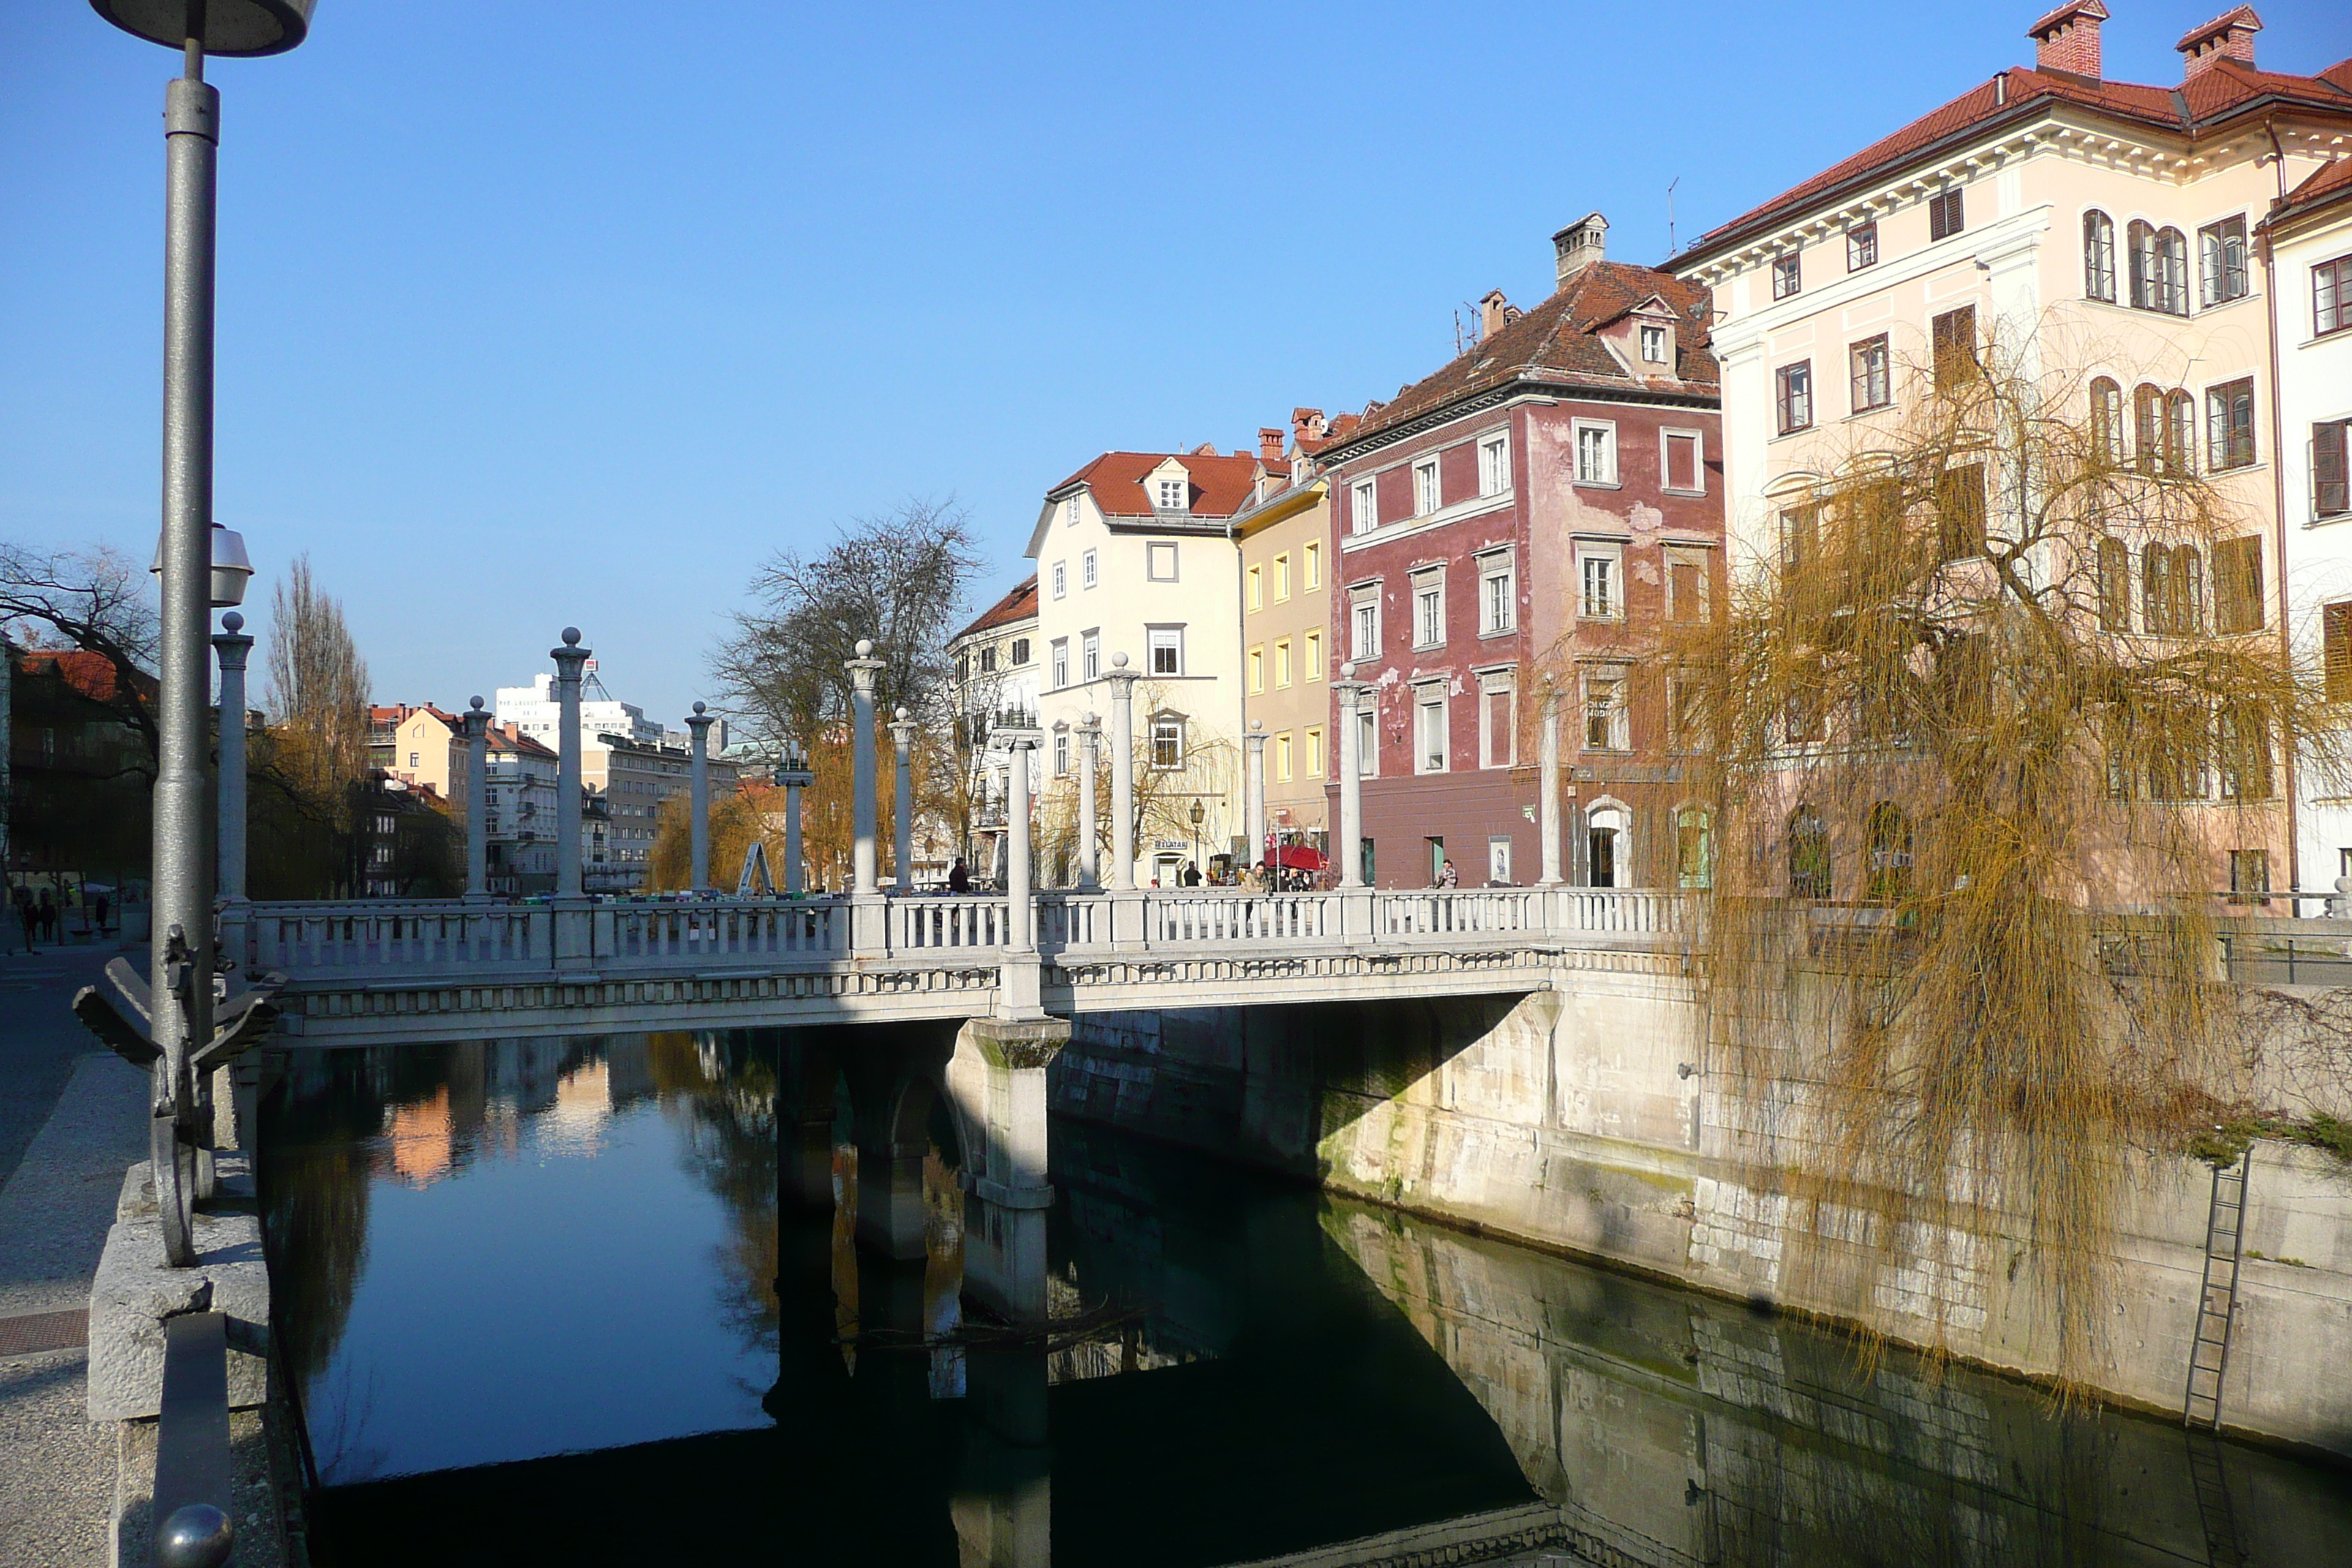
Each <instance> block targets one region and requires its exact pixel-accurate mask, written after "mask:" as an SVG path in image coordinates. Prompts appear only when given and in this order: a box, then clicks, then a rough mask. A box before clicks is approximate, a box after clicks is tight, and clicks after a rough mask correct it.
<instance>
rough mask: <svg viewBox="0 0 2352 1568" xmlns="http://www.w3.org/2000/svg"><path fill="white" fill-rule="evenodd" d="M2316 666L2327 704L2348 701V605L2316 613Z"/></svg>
mask: <svg viewBox="0 0 2352 1568" xmlns="http://www.w3.org/2000/svg"><path fill="white" fill-rule="evenodd" d="M2319 637H2320V649H2321V652H2320V664H2321V667H2322V668H2324V669H2325V671H2326V676H2327V699H2328V700H2329V701H2331V702H2342V701H2345V700H2352V602H2344V603H2338V604H2334V605H2326V606H2324V607H2322V609H2321V610H2320V613H2319Z"/></svg>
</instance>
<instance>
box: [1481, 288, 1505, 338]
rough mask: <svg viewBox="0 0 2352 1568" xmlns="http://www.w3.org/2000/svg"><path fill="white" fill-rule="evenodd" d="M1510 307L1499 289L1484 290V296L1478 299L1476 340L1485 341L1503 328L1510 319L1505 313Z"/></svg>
mask: <svg viewBox="0 0 2352 1568" xmlns="http://www.w3.org/2000/svg"><path fill="white" fill-rule="evenodd" d="M1510 308H1511V302H1510V301H1509V300H1506V299H1504V298H1503V291H1502V290H1501V289H1488V290H1487V291H1486V298H1485V299H1483V300H1479V301H1478V341H1479V342H1482V343H1483V342H1486V340H1487V339H1488V338H1491V337H1493V336H1494V335H1495V334H1496V332H1499V331H1502V330H1503V327H1504V325H1505V323H1507V322H1508V321H1510V319H1511V318H1510V316H1509V314H1508V313H1507V312H1508V311H1509V310H1510Z"/></svg>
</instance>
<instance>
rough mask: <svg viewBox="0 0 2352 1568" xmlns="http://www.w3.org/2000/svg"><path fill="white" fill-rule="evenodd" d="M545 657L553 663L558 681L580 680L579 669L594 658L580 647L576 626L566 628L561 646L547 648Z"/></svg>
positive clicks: (588, 651) (578, 629)
mask: <svg viewBox="0 0 2352 1568" xmlns="http://www.w3.org/2000/svg"><path fill="white" fill-rule="evenodd" d="M547 657H548V658H551V659H553V660H554V661H555V673H556V676H557V678H558V679H563V680H577V679H580V667H581V666H582V665H584V664H586V663H587V662H588V661H589V660H590V659H592V658H595V657H596V656H595V654H594V653H593V652H592V651H591V650H589V649H587V648H584V647H581V646H580V628H579V627H578V626H566V627H564V628H563V642H562V646H560V647H551V648H549V649H548V650H547Z"/></svg>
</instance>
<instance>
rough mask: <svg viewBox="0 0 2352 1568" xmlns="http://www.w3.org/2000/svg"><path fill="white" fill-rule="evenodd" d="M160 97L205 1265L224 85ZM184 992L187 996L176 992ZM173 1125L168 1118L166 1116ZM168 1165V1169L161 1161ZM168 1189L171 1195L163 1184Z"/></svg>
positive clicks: (172, 523) (200, 75)
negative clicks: (218, 165) (209, 644)
mask: <svg viewBox="0 0 2352 1568" xmlns="http://www.w3.org/2000/svg"><path fill="white" fill-rule="evenodd" d="M187 62H188V63H187V75H186V76H184V77H183V78H181V79H178V80H176V81H173V83H172V84H171V86H170V87H169V88H168V89H166V91H165V93H164V98H163V146H164V201H163V541H162V549H161V551H160V555H161V558H162V573H161V575H162V578H163V584H162V597H163V615H162V627H161V630H162V638H161V641H162V645H163V647H162V654H163V657H162V660H161V663H162V666H163V671H162V674H163V679H162V682H161V684H162V691H161V694H160V699H159V701H158V703H157V709H158V711H157V714H156V720H157V722H156V731H157V745H156V752H157V755H156V772H155V794H154V812H155V825H154V839H153V847H152V861H153V879H154V887H153V894H152V900H151V902H150V906H149V909H150V916H151V919H152V931H153V933H154V941H153V943H152V952H153V957H152V961H151V967H150V971H149V978H150V983H151V984H152V986H153V994H154V996H155V1001H156V1005H155V1015H154V1026H155V1044H156V1046H157V1047H159V1048H160V1049H161V1050H162V1052H163V1055H162V1057H161V1058H159V1059H158V1060H157V1062H156V1072H157V1074H158V1082H157V1084H156V1086H155V1089H156V1092H155V1097H154V1109H155V1110H156V1112H157V1113H158V1126H157V1128H156V1131H155V1136H154V1138H153V1140H152V1142H153V1143H154V1152H155V1154H156V1156H157V1166H156V1170H155V1184H156V1197H157V1199H158V1201H159V1207H160V1208H161V1209H162V1210H163V1213H164V1215H165V1218H164V1224H163V1253H164V1261H165V1262H166V1263H167V1264H169V1265H171V1266H172V1267H173V1268H189V1267H192V1266H194V1263H195V1261H196V1255H195V1247H194V1238H193V1236H192V1234H191V1233H190V1231H189V1230H188V1229H187V1228H186V1226H185V1222H184V1205H185V1203H186V1201H187V1200H186V1198H185V1196H184V1194H182V1193H181V1192H180V1191H179V1185H180V1183H179V1176H178V1172H179V1164H178V1141H179V1137H180V1132H179V1123H180V1121H181V1119H182V1117H183V1116H184V1115H185V1114H190V1113H193V1112H194V1109H195V1104H196V1100H195V1086H194V1083H192V1082H191V1081H190V1079H189V1075H188V1053H189V1051H190V1050H191V1049H192V1048H194V1047H196V1046H201V1045H205V1044H208V1043H209V1042H210V1041H211V1039H212V1032H213V1031H212V1010H213V993H212V973H213V910H212V901H213V900H212V893H213V889H212V880H213V879H212V869H213V868H212V865H211V863H210V857H208V856H207V855H206V854H205V849H206V847H207V845H206V837H207V825H206V823H205V816H206V815H207V814H208V811H209V809H210V806H211V779H210V777H209V776H208V774H209V770H208V763H209V762H210V755H209V753H210V752H211V747H210V746H209V745H208V744H207V743H206V742H207V737H206V735H205V721H206V714H205V709H206V707H207V706H208V705H209V704H208V699H209V698H210V696H211V694H212V671H211V669H210V668H208V667H209V665H210V664H211V662H212V661H211V656H210V654H209V653H208V651H207V650H206V648H205V637H206V635H207V634H208V633H209V632H210V631H211V629H212V537H211V535H212V510H213V219H214V195H215V162H216V160H217V158H218V155H219V151H220V147H219V143H220V94H219V93H217V92H215V91H214V90H213V89H212V88H211V87H210V86H208V85H207V84H206V83H205V79H204V46H203V45H202V43H201V42H199V41H198V40H197V39H196V38H190V39H189V40H188V41H187ZM175 992H176V993H177V994H178V996H179V998H180V1005H178V1006H174V1005H172V1004H171V1002H170V1001H169V1000H168V999H169V998H170V997H172V996H173V994H175ZM166 1121H168V1122H169V1123H170V1125H169V1126H168V1127H167V1126H165V1125H164V1123H165V1122H166ZM166 1165H168V1166H169V1167H170V1168H169V1170H168V1171H167V1170H166V1169H165V1168H164V1167H165V1166H166ZM167 1184H168V1185H169V1187H170V1189H171V1190H170V1191H168V1192H167V1191H166V1186H167Z"/></svg>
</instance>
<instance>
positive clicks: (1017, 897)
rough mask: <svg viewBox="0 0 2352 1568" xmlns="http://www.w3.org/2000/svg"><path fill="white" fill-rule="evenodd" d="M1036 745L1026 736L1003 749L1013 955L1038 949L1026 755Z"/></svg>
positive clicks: (1007, 925)
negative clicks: (1006, 760) (1033, 900)
mask: <svg viewBox="0 0 2352 1568" xmlns="http://www.w3.org/2000/svg"><path fill="white" fill-rule="evenodd" d="M1035 747H1036V742H1034V741H1032V740H1030V739H1028V738H1027V737H1026V736H1023V737H1021V738H1018V739H1016V740H1014V741H1013V742H1010V743H1009V744H1008V745H1007V746H1006V748H1005V754H1006V757H1007V758H1008V759H1009V760H1008V764H1007V767H1006V770H1005V785H1004V898H1005V906H1006V907H1005V915H1004V945H1005V948H1006V950H1007V951H1009V952H1034V951H1035V950H1036V947H1037V933H1036V929H1035V928H1036V910H1034V908H1033V907H1032V904H1031V898H1032V895H1033V894H1034V892H1035V890H1036V889H1035V881H1034V878H1033V877H1032V876H1031V873H1030V869H1029V825H1030V809H1029V753H1030V752H1032V751H1034V749H1035Z"/></svg>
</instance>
